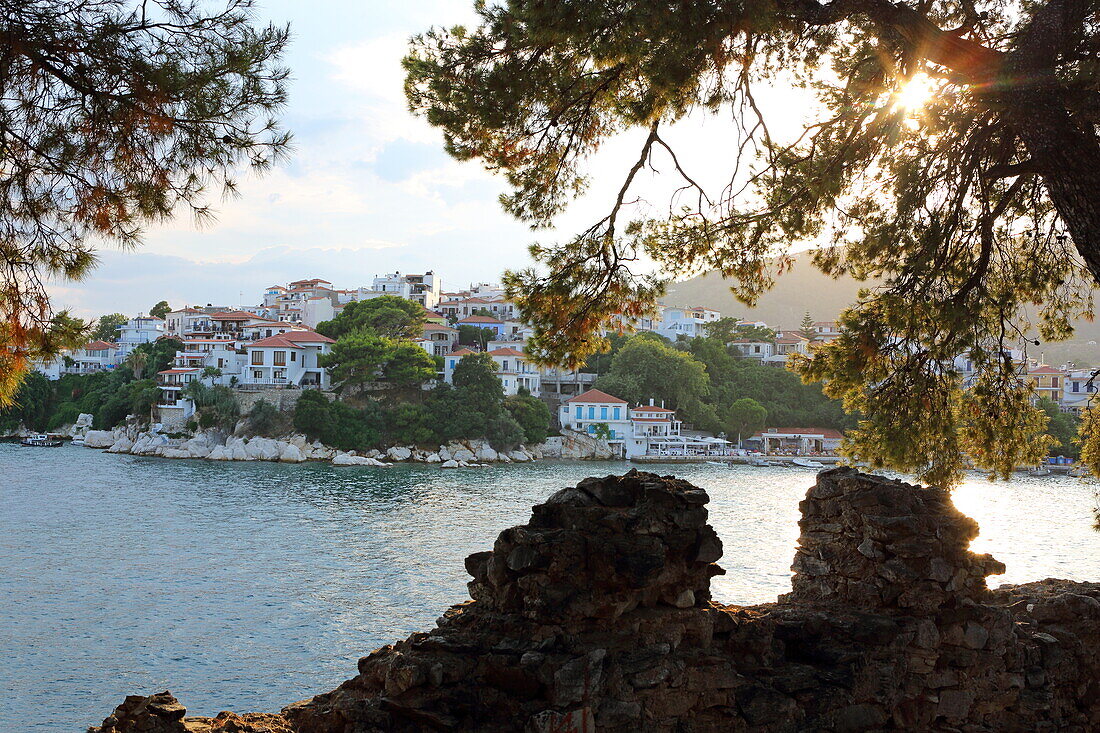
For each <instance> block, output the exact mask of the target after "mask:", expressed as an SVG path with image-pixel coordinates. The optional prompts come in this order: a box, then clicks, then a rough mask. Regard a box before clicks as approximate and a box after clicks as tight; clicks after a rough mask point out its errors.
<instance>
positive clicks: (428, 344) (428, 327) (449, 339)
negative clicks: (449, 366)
mask: <svg viewBox="0 0 1100 733" xmlns="http://www.w3.org/2000/svg"><path fill="white" fill-rule="evenodd" d="M417 343H418V344H419V345H420V348H422V349H424V351H426V352H428V353H429V354H430V355H431V356H446V355H447V354H450V353H451V352H452V351H454V350H455V347H456V346H457V344H458V329H457V328H451V327H450V326H442V325H440V324H438V323H433V322H431V321H429V322H427V323H425V324H424V333H423V336H422V337H421V338H420V339H419V340H418V341H417Z"/></svg>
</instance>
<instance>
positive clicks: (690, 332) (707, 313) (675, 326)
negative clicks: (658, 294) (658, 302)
mask: <svg viewBox="0 0 1100 733" xmlns="http://www.w3.org/2000/svg"><path fill="white" fill-rule="evenodd" d="M721 317H722V313H721V312H720V311H716V310H714V309H713V308H702V307H695V308H680V307H673V306H662V308H661V319H660V321H658V322H655V325H654V329H653V330H655V331H656V332H657V333H659V334H661V335H662V336H664V337H665V338H669V339H672V340H673V341H675V340H676V339H677V337H679V336H684V337H685V338H695V337H696V336H706V331H705V330H704V329H703V326H705V325H706V324H708V323H713V322H715V321H717V320H718V319H719V318H721Z"/></svg>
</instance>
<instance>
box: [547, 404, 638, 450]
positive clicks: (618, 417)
mask: <svg viewBox="0 0 1100 733" xmlns="http://www.w3.org/2000/svg"><path fill="white" fill-rule="evenodd" d="M558 422H559V423H560V424H561V426H562V428H563V429H565V430H573V431H575V432H578V433H585V434H587V435H591V436H593V437H596V436H600V435H602V436H604V437H605V438H606V439H607V442H608V444H609V445H610V446H611V447H612V449H613V450H615V449H617V450H618V451H619V452H622V450H623V443H624V442H625V441H626V440H627V439H629V438H630V437H631V436H632V435H633V430H634V428H633V424H632V423H631V421H630V405H629V404H628V403H627V401H626V400H624V399H620V398H618V397H615V396H614V395H609V394H608V393H606V392H602V391H600V390H598V389H590V390H588V391H587V392H584V393H582V394H579V395H575V396H573V397H570V398H569V399H567V400H566V401H565V402H564V403H563V404H562V406H561V407H560V408H559V409H558Z"/></svg>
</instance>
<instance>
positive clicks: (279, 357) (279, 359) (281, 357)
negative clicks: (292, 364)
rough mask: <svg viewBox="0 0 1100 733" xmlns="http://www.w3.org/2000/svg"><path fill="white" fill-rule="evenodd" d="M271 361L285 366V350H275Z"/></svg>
mask: <svg viewBox="0 0 1100 733" xmlns="http://www.w3.org/2000/svg"><path fill="white" fill-rule="evenodd" d="M272 363H273V364H275V366H286V352H285V351H276V352H275V361H274V362H272Z"/></svg>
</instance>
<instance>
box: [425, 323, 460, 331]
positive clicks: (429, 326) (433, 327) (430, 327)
mask: <svg viewBox="0 0 1100 733" xmlns="http://www.w3.org/2000/svg"><path fill="white" fill-rule="evenodd" d="M424 330H425V331H450V332H451V333H458V329H457V328H451V327H450V326H444V325H442V324H440V323H425V324H424Z"/></svg>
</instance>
